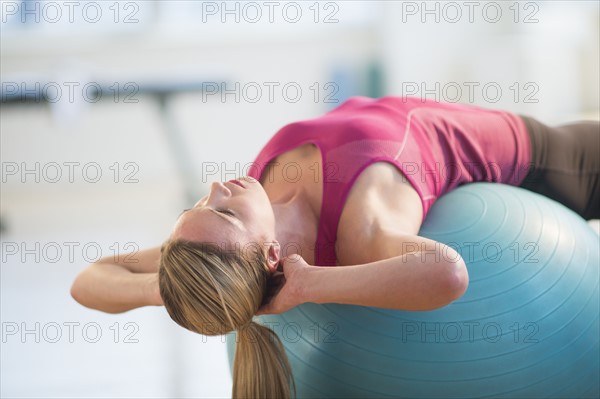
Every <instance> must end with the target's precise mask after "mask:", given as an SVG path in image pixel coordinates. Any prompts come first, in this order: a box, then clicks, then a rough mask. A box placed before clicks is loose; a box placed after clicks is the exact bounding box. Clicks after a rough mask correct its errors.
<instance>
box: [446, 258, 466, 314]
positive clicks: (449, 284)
mask: <svg viewBox="0 0 600 399" xmlns="http://www.w3.org/2000/svg"><path fill="white" fill-rule="evenodd" d="M443 276H444V277H443V282H442V284H443V291H444V292H445V293H446V294H447V296H448V297H447V299H448V303H451V302H453V301H455V300H457V299H458V298H460V297H461V296H463V294H464V293H465V292H466V291H467V288H468V287H469V272H468V271H467V265H466V264H465V261H464V260H463V258H462V257H461V256H460V255H459V254H458V253H456V257H454V258H453V259H452V260H449V261H448V262H447V264H446V265H445V273H443Z"/></svg>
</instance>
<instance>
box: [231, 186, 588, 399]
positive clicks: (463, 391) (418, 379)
mask: <svg viewBox="0 0 600 399" xmlns="http://www.w3.org/2000/svg"><path fill="white" fill-rule="evenodd" d="M420 235H422V236H424V237H428V238H431V239H434V240H437V241H439V242H443V243H445V244H447V245H449V246H451V247H453V248H454V249H456V250H457V251H458V252H459V253H460V254H461V255H462V257H463V258H464V259H465V262H466V263H467V267H468V270H469V278H470V280H469V288H468V289H467V291H466V293H465V294H464V295H463V296H462V297H461V298H459V299H458V300H456V301H454V302H453V303H451V304H450V305H448V306H445V307H443V308H440V309H436V310H433V311H426V312H411V311H397V310H387V309H378V308H369V307H362V306H349V305H337V304H326V305H317V304H311V303H307V304H303V305H301V306H298V307H296V308H294V309H291V310H290V311H288V312H286V313H283V314H280V315H268V316H261V317H258V318H257V319H258V320H257V321H259V322H261V323H262V324H265V325H268V326H270V327H271V328H273V330H274V331H275V332H276V333H277V334H278V335H279V337H280V338H281V339H282V342H283V343H284V346H285V348H286V351H287V354H288V358H289V360H290V363H291V366H292V369H293V374H294V379H295V382H296V387H297V394H298V397H319V398H323V397H355V398H358V397H360V398H364V397H395V398H481V397H495V398H509V397H510V398H575V397H586V398H587V397H589V398H598V397H599V396H600V387H599V385H600V383H599V380H600V351H599V340H600V333H599V314H600V311H599V293H598V285H599V278H598V272H599V269H600V259H599V257H600V255H599V253H600V244H599V238H598V235H597V234H596V233H595V232H594V231H593V230H592V229H591V228H590V227H589V226H588V224H587V223H586V222H585V220H583V219H582V218H581V217H579V216H578V215H577V214H576V213H574V212H573V211H571V210H570V209H568V208H566V207H564V206H563V205H561V204H559V203H557V202H555V201H552V200H550V199H548V198H546V197H543V196H541V195H538V194H535V193H532V192H529V191H527V190H524V189H521V188H518V187H513V186H507V185H501V184H491V183H476V184H469V185H465V186H461V187H459V188H458V189H456V190H454V191H452V192H451V193H448V194H446V195H444V196H442V197H441V198H440V199H439V200H438V201H437V202H436V203H435V204H434V206H433V207H432V208H431V210H430V213H429V214H428V216H427V219H426V220H425V222H424V224H423V226H422V228H421V231H420ZM227 341H228V352H229V359H230V364H232V359H233V354H234V350H235V333H232V334H230V335H229V336H228V340H227Z"/></svg>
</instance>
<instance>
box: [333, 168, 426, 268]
mask: <svg viewBox="0 0 600 399" xmlns="http://www.w3.org/2000/svg"><path fill="white" fill-rule="evenodd" d="M422 215H423V207H422V205H421V199H420V197H419V195H418V193H417V192H416V190H415V189H414V188H413V187H412V185H411V184H410V183H409V182H408V180H406V178H405V177H404V175H403V174H402V173H401V172H400V171H399V170H398V169H397V168H396V167H395V166H394V165H392V164H390V163H387V162H376V163H374V164H372V165H370V166H369V167H368V168H366V169H365V170H364V171H363V172H362V173H361V175H360V176H359V177H358V179H357V180H356V182H355V183H354V185H353V187H352V189H351V190H350V193H349V195H348V199H347V201H346V203H345V205H344V208H343V210H342V214H341V217H340V221H339V224H338V230H337V239H336V240H337V241H336V248H337V253H338V254H337V257H338V261H339V263H340V264H353V263H354V264H356V263H357V262H358V261H365V260H370V261H373V260H375V259H372V258H373V257H379V256H380V255H381V254H379V255H378V253H380V252H381V253H383V252H385V251H387V250H386V249H385V248H384V247H385V240H382V239H381V237H382V234H383V235H389V234H395V235H400V236H404V235H411V236H412V235H416V234H417V233H418V231H419V229H420V227H421V221H422ZM384 233H385V234H384ZM359 263H361V262H359Z"/></svg>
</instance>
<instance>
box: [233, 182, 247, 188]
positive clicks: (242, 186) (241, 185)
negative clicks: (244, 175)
mask: <svg viewBox="0 0 600 399" xmlns="http://www.w3.org/2000/svg"><path fill="white" fill-rule="evenodd" d="M229 183H233V184H236V185H238V186H240V187H241V188H246V187H244V185H243V184H242V183H241V182H240V181H239V180H229Z"/></svg>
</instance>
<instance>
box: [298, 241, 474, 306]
mask: <svg viewBox="0 0 600 399" xmlns="http://www.w3.org/2000/svg"><path fill="white" fill-rule="evenodd" d="M443 252H444V256H445V258H444V257H442V256H440V257H439V258H438V259H437V260H436V259H435V257H436V256H435V254H433V253H431V252H412V253H408V254H404V255H401V256H397V257H393V258H389V259H384V260H380V261H376V262H371V263H366V264H361V265H354V266H345V267H308V268H306V269H305V273H304V276H303V284H302V287H303V288H301V292H302V294H301V296H302V302H314V303H341V304H351V305H361V306H374V307H379V308H388V309H398V310H432V309H437V308H440V307H443V306H446V305H448V304H450V303H451V302H452V301H454V300H456V299H458V298H460V297H461V296H462V295H463V294H464V292H465V291H466V289H467V286H468V281H469V277H468V273H467V269H466V266H465V263H464V261H463V260H462V258H461V257H460V255H459V254H458V253H456V252H455V251H454V250H452V249H451V248H449V247H446V248H445V249H444V251H443Z"/></svg>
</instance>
